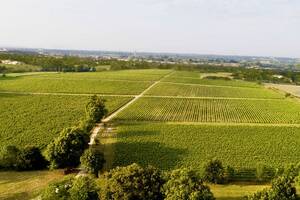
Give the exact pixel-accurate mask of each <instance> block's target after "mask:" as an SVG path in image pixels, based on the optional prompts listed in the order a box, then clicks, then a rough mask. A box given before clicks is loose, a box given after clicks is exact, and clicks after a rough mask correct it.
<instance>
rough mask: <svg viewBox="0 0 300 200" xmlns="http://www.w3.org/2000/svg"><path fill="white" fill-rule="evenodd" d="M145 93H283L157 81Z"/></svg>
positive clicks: (270, 95)
mask: <svg viewBox="0 0 300 200" xmlns="http://www.w3.org/2000/svg"><path fill="white" fill-rule="evenodd" d="M146 94H147V95H154V96H155V95H157V96H186V97H236V98H264V99H268V98H269V99H276V98H284V96H283V95H281V94H279V93H276V92H274V91H272V90H269V89H265V88H247V87H240V88H239V87H226V86H203V85H184V84H177V83H176V84H174V83H159V84H157V85H155V86H154V87H153V88H151V90H149V91H148V92H147V93H146Z"/></svg>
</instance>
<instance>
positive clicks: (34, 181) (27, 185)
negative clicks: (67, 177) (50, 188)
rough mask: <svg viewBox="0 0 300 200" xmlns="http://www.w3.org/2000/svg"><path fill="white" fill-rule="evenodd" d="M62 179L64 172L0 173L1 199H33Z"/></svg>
mask: <svg viewBox="0 0 300 200" xmlns="http://www.w3.org/2000/svg"><path fill="white" fill-rule="evenodd" d="M62 177H63V173H62V171H32V172H0V199H2V200H27V199H32V198H34V197H36V196H37V195H38V193H39V192H40V191H41V190H42V189H44V188H45V187H46V186H47V185H48V184H49V183H51V182H54V181H57V180H60V179H61V178H62Z"/></svg>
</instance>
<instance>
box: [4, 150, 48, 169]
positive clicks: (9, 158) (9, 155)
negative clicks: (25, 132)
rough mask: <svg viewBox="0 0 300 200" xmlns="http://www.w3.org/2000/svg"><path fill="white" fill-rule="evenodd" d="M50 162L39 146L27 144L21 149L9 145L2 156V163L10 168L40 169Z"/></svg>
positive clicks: (5, 167) (6, 167)
mask: <svg viewBox="0 0 300 200" xmlns="http://www.w3.org/2000/svg"><path fill="white" fill-rule="evenodd" d="M47 164H48V162H47V161H46V159H45V158H44V157H43V155H42V154H41V151H40V149H39V148H37V147H33V146H27V147H25V148H22V149H19V148H17V147H15V146H7V147H6V148H5V150H4V152H3V153H2V155H1V158H0V165H1V166H2V168H4V169H9V170H18V171H26V170H40V169H44V168H46V167H47Z"/></svg>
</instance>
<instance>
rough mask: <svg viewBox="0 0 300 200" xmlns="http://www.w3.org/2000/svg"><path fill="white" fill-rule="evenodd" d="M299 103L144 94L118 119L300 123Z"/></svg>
mask: <svg viewBox="0 0 300 200" xmlns="http://www.w3.org/2000/svg"><path fill="white" fill-rule="evenodd" d="M299 110H300V104H299V103H298V102H295V101H292V100H250V99H245V100H240V99H192V98H189V99H186V98H157V97H144V98H141V99H139V100H138V101H136V102H134V103H133V104H132V105H131V106H130V107H129V108H127V109H125V110H123V111H122V112H121V113H120V114H119V115H118V116H117V117H116V120H127V121H177V122H227V123H228V122H231V123H300V112H299Z"/></svg>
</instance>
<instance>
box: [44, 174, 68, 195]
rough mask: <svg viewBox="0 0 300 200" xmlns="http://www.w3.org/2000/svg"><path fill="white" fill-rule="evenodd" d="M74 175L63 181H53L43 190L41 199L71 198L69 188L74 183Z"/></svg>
mask: <svg viewBox="0 0 300 200" xmlns="http://www.w3.org/2000/svg"><path fill="white" fill-rule="evenodd" d="M72 181H73V177H71V176H68V177H65V178H64V179H63V180H62V181H59V182H56V183H51V184H49V185H48V186H47V188H46V189H45V190H44V191H43V192H42V195H41V199H43V200H69V199H70V194H69V190H70V188H71V187H72V184H73V182H72Z"/></svg>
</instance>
